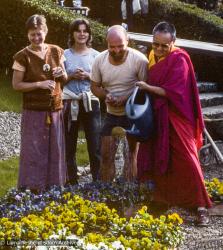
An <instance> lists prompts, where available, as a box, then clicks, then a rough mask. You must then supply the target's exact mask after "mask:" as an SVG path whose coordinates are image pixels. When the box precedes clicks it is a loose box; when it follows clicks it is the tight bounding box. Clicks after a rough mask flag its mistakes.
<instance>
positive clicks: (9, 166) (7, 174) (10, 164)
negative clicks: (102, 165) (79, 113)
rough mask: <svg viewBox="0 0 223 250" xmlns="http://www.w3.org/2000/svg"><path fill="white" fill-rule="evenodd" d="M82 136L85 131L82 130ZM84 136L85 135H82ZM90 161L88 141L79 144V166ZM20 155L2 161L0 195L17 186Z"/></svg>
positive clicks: (0, 166) (0, 164)
mask: <svg viewBox="0 0 223 250" xmlns="http://www.w3.org/2000/svg"><path fill="white" fill-rule="evenodd" d="M80 136H81V137H82V136H83V133H82V132H80ZM82 138H83V137H82ZM88 163H89V158H88V153H87V145H86V143H81V144H78V146H77V164H78V166H81V165H87V164H88ZM18 164H19V157H12V158H10V159H8V160H4V161H0V179H1V181H0V197H1V196H3V195H4V194H5V193H6V192H7V190H8V189H10V188H12V187H15V186H16V183H17V178H18Z"/></svg>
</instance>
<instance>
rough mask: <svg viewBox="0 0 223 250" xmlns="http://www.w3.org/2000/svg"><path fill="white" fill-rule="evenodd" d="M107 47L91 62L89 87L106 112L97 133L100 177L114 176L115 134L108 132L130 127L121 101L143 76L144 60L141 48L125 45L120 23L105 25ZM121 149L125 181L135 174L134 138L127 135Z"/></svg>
mask: <svg viewBox="0 0 223 250" xmlns="http://www.w3.org/2000/svg"><path fill="white" fill-rule="evenodd" d="M106 40H107V44H108V49H107V50H105V51H103V52H102V53H101V54H99V55H98V56H97V57H96V59H95V61H94V63H93V66H92V72H91V91H92V92H93V94H94V95H95V96H97V97H98V98H100V99H102V100H105V103H106V107H107V113H106V117H105V121H104V125H103V128H102V132H101V136H102V141H101V164H100V179H101V180H102V181H112V180H113V179H114V177H115V154H116V150H117V143H116V138H114V137H112V136H111V131H112V129H113V128H114V127H116V126H120V127H123V128H124V129H130V124H129V121H128V119H127V117H126V114H125V103H126V101H127V99H128V97H129V96H130V95H131V94H132V92H133V90H134V88H135V83H136V82H137V81H139V80H143V79H144V80H147V69H148V60H147V58H146V56H144V55H143V54H142V53H141V52H139V51H137V50H135V49H132V48H130V47H128V34H127V32H126V30H125V29H124V28H123V27H122V26H120V25H114V26H112V27H110V28H109V29H108V32H107V36H106ZM127 141H128V150H125V152H124V154H125V155H124V158H125V165H124V175H125V179H126V180H127V181H133V180H134V179H135V178H136V177H137V166H136V158H137V150H138V145H137V142H136V141H135V140H134V139H133V138H130V137H129V138H128V137H127Z"/></svg>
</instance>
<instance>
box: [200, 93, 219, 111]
mask: <svg viewBox="0 0 223 250" xmlns="http://www.w3.org/2000/svg"><path fill="white" fill-rule="evenodd" d="M199 97H200V101H201V106H202V108H205V107H209V106H217V105H222V104H223V92H214V93H200V94H199Z"/></svg>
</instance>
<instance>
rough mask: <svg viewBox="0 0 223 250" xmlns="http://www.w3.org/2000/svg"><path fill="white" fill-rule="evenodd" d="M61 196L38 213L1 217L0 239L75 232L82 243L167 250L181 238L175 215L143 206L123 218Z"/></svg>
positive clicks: (65, 236) (44, 237) (78, 199)
mask: <svg viewBox="0 0 223 250" xmlns="http://www.w3.org/2000/svg"><path fill="white" fill-rule="evenodd" d="M63 198H64V203H62V204H59V203H58V202H55V201H53V202H51V203H50V204H49V205H48V206H47V207H45V209H44V210H43V211H42V212H41V213H39V214H29V215H27V216H24V217H22V218H21V219H19V220H17V221H15V220H12V219H9V218H5V217H4V218H1V219H0V232H1V233H0V240H5V239H7V240H11V239H13V240H27V241H28V240H48V239H50V238H51V239H52V238H58V239H60V240H66V239H70V238H69V237H71V236H72V235H75V236H79V237H81V238H83V243H84V244H88V243H89V244H94V245H96V246H97V245H98V244H99V243H104V244H105V245H107V246H109V247H110V249H116V248H112V245H113V244H114V242H120V244H121V245H123V246H124V249H127V248H129V249H167V248H168V247H175V246H177V245H179V244H180V243H181V241H182V232H181V229H180V224H181V223H182V219H181V218H180V217H179V216H178V215H177V214H172V215H168V216H160V218H153V216H152V215H150V214H149V213H147V207H146V206H144V207H142V209H140V210H139V211H138V212H137V214H136V215H135V217H134V218H130V219H129V220H127V219H126V218H122V217H119V215H118V214H117V212H116V210H115V209H110V208H108V207H107V206H106V204H105V203H99V202H92V201H89V200H85V199H83V198H81V197H80V196H78V195H74V196H72V195H71V193H66V194H64V195H63ZM71 238H72V237H71ZM76 243H77V242H76V241H75V242H74V244H76Z"/></svg>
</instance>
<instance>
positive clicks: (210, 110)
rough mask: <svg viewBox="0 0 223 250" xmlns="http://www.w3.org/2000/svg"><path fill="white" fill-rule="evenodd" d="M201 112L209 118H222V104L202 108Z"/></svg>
mask: <svg viewBox="0 0 223 250" xmlns="http://www.w3.org/2000/svg"><path fill="white" fill-rule="evenodd" d="M202 113H203V115H205V116H206V117H208V118H210V119H218V118H223V105H218V106H211V107H206V108H202Z"/></svg>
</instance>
